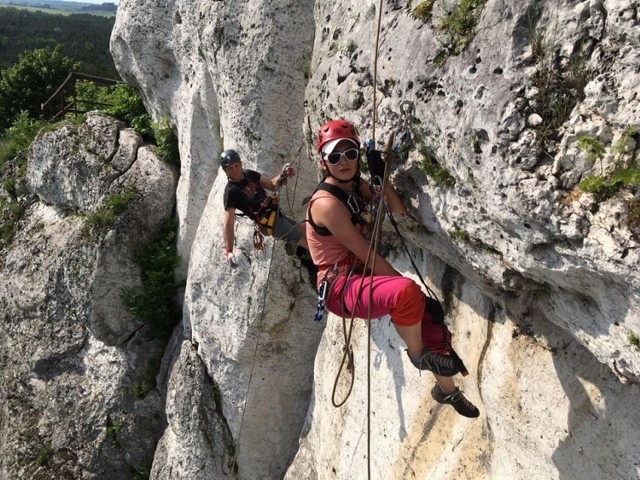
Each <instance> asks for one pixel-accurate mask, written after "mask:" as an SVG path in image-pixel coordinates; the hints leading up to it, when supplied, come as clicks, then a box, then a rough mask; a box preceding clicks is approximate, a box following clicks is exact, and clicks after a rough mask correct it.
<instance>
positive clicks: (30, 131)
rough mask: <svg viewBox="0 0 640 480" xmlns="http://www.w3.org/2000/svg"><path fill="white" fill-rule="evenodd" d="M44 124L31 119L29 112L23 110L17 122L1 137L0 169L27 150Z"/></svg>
mask: <svg viewBox="0 0 640 480" xmlns="http://www.w3.org/2000/svg"><path fill="white" fill-rule="evenodd" d="M42 125H43V122H42V121H40V120H34V119H33V118H31V117H29V112H27V111H26V110H22V111H21V112H20V113H19V114H18V116H17V118H16V120H15V121H14V122H13V125H11V126H10V127H9V128H7V129H6V130H5V131H4V134H3V135H2V136H1V137H0V167H2V164H3V163H4V162H5V161H6V160H9V159H11V158H13V157H15V156H16V155H17V154H18V152H21V151H22V150H26V149H27V148H28V147H29V145H31V142H32V141H33V139H34V138H35V137H36V135H37V134H38V132H39V131H40V129H41V128H42Z"/></svg>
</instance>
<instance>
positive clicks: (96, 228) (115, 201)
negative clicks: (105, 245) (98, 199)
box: [85, 187, 137, 237]
mask: <svg viewBox="0 0 640 480" xmlns="http://www.w3.org/2000/svg"><path fill="white" fill-rule="evenodd" d="M136 195H137V193H136V190H135V188H134V187H127V188H126V189H125V190H124V191H123V192H121V193H114V194H113V195H110V196H108V197H107V198H106V199H105V200H104V202H103V205H102V206H101V207H100V208H98V209H97V210H96V211H95V212H93V213H92V214H91V215H89V216H88V217H87V219H86V221H85V235H92V234H93V235H97V236H98V237H103V236H104V235H106V233H107V232H108V231H109V229H110V228H111V226H112V225H113V224H114V223H115V222H116V220H117V219H118V215H120V214H121V213H123V212H124V211H125V210H126V209H127V208H129V205H130V204H131V202H132V201H133V200H134V199H135V198H136Z"/></svg>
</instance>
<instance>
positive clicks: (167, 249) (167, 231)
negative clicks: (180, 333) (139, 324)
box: [122, 220, 180, 339]
mask: <svg viewBox="0 0 640 480" xmlns="http://www.w3.org/2000/svg"><path fill="white" fill-rule="evenodd" d="M176 229H177V225H176V222H175V221H173V220H169V221H167V222H165V223H164V224H163V225H162V226H161V228H160V230H159V232H158V233H157V235H156V236H155V238H154V239H153V240H152V241H151V242H150V243H149V244H148V245H146V246H145V247H144V249H143V250H142V251H141V252H140V253H139V254H138V255H136V262H137V263H138V265H140V267H141V268H142V287H143V292H142V293H136V292H134V291H132V290H125V291H124V292H123V296H122V299H123V303H124V305H125V307H126V308H127V309H128V310H129V311H130V312H131V313H132V314H133V315H135V316H136V317H137V318H139V319H140V320H142V321H143V322H144V323H145V324H147V325H148V326H149V327H150V332H151V334H152V335H153V336H154V337H155V338H160V339H168V338H169V335H171V331H172V330H173V328H174V327H175V326H176V325H177V323H178V321H179V319H180V315H179V311H178V309H177V308H176V306H175V305H174V303H173V296H174V295H175V292H176V290H177V288H178V287H179V286H180V284H179V283H178V282H177V281H176V279H175V274H174V271H175V269H176V267H177V266H178V263H179V262H180V257H179V256H178V253H177V249H176V246H175V235H176Z"/></svg>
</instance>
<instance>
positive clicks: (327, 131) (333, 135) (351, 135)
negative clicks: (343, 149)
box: [316, 120, 360, 153]
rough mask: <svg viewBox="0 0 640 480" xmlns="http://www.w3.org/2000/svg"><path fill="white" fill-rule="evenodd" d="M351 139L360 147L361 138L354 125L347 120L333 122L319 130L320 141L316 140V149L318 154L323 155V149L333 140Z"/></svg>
mask: <svg viewBox="0 0 640 480" xmlns="http://www.w3.org/2000/svg"><path fill="white" fill-rule="evenodd" d="M345 138H347V139H349V140H351V141H352V142H355V143H356V144H357V145H358V147H360V137H359V136H358V131H357V130H356V127H354V126H353V124H352V123H349V122H347V121H346V120H331V121H330V122H327V123H325V124H324V125H322V126H321V127H320V128H319V129H318V139H317V140H316V149H317V150H318V153H322V147H323V146H324V145H325V144H326V143H327V142H330V141H331V140H336V139H345Z"/></svg>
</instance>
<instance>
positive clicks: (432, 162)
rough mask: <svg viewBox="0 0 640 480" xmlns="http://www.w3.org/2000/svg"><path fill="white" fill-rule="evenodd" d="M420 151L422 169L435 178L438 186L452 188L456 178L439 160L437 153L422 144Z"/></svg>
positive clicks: (428, 175)
mask: <svg viewBox="0 0 640 480" xmlns="http://www.w3.org/2000/svg"><path fill="white" fill-rule="evenodd" d="M418 151H419V152H420V153H421V154H422V161H421V162H420V170H421V171H422V172H423V173H424V174H425V175H426V176H427V177H429V178H431V179H433V181H434V182H435V184H436V185H437V186H438V187H443V188H451V187H453V186H454V185H455V184H456V179H455V178H454V177H453V175H451V174H450V173H449V171H448V170H447V169H446V168H444V167H443V166H442V165H440V163H439V162H438V159H437V158H436V156H435V154H434V153H433V152H432V151H431V149H429V148H428V147H426V146H423V145H421V146H420V147H418Z"/></svg>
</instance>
